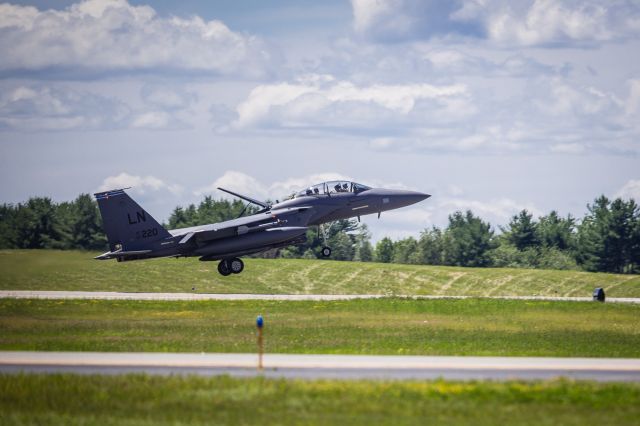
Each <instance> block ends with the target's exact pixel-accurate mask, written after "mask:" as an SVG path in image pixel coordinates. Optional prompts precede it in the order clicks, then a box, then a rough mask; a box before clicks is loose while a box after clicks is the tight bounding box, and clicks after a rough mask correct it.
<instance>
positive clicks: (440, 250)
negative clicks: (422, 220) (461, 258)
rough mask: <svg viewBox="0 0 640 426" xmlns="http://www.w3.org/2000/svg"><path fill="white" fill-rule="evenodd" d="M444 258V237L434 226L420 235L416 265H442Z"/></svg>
mask: <svg viewBox="0 0 640 426" xmlns="http://www.w3.org/2000/svg"><path fill="white" fill-rule="evenodd" d="M443 258H444V236H443V234H442V231H441V230H440V229H438V228H436V227H435V226H434V227H433V228H431V229H430V230H428V229H425V230H424V231H422V232H421V233H420V240H418V263H421V264H423V265H442V262H443Z"/></svg>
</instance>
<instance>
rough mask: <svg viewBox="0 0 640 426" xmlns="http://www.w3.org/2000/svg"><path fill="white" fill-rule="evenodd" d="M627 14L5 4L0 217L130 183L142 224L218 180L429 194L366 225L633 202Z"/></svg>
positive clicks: (632, 87) (525, 8) (585, 7)
mask: <svg viewBox="0 0 640 426" xmlns="http://www.w3.org/2000/svg"><path fill="white" fill-rule="evenodd" d="M637 52H640V4H639V3H638V2H637V1H632V0H628V1H625V0H615V1H608V2H599V1H590V0H589V1H557V0H556V1H552V0H536V1H519V0H518V1H506V0H460V1H452V2H440V1H427V0H353V1H351V2H349V1H326V2H317V1H279V2H264V1H257V0H255V1H230V0H229V1H196V0H187V1H182V2H171V1H157V2H145V1H131V2H127V1H124V0H113V1H107V0H90V1H84V2H73V1H34V2H29V1H25V2H18V3H12V4H10V3H4V4H1V5H0V57H1V58H2V61H0V178H1V182H2V184H1V186H0V202H8V203H16V202H21V201H25V200H26V199H27V198H28V197H30V196H34V195H41V196H50V197H52V198H53V199H55V200H57V201H62V200H69V199H73V198H75V196H76V195H77V194H79V193H81V192H93V191H96V190H100V189H110V188H113V187H121V186H133V189H132V195H133V196H134V197H136V198H137V199H138V200H139V201H140V202H141V204H143V205H144V206H145V207H146V208H147V209H148V210H149V211H150V212H151V213H152V214H153V215H154V216H157V217H158V218H159V219H161V220H163V219H166V218H167V217H168V215H169V213H170V211H171V209H172V208H173V207H175V206H176V205H177V204H182V205H184V204H186V203H189V202H197V201H199V200H200V199H201V198H202V196H203V195H205V194H212V195H214V196H215V197H221V196H223V194H222V193H219V192H218V191H216V190H215V187H216V186H226V187H228V188H230V189H234V190H236V191H240V192H245V193H247V194H248V195H250V196H254V197H258V198H271V199H277V198H281V197H283V196H285V195H286V194H288V193H290V192H292V191H293V190H296V189H298V188H300V187H303V186H306V185H308V184H310V183H314V182H315V181H322V180H326V179H333V178H350V179H353V180H356V181H359V182H362V183H365V184H368V185H381V186H391V187H397V188H408V189H415V190H421V191H425V192H429V193H431V194H433V197H432V198H430V199H429V200H427V201H425V202H423V203H421V204H419V205H417V206H413V207H411V208H406V209H403V210H400V211H396V212H390V213H388V214H386V215H383V218H382V219H381V220H377V219H376V218H375V217H371V218H366V219H365V223H367V224H368V225H369V226H370V228H371V230H372V231H373V233H374V239H379V238H381V237H382V236H384V235H390V236H392V237H395V238H399V237H404V236H408V235H414V236H417V235H418V233H419V231H420V230H422V229H424V228H425V227H430V226H432V225H436V226H444V225H446V222H447V215H448V214H450V213H452V212H453V211H455V210H458V209H460V210H464V209H467V208H470V209H472V210H473V211H474V212H475V213H476V214H479V215H480V216H482V217H483V218H485V219H487V220H490V221H491V222H492V223H493V224H494V225H500V224H506V223H507V222H508V220H509V217H510V216H511V215H513V214H515V213H516V212H517V211H519V210H520V209H523V208H526V209H529V210H530V211H532V212H534V213H535V214H536V215H540V214H545V213H548V212H549V211H550V210H551V209H556V210H558V211H559V212H560V213H561V214H567V213H572V214H574V215H576V216H581V215H582V214H583V213H584V211H585V205H586V203H587V202H591V201H592V200H593V199H594V198H595V197H596V196H597V195H599V194H605V195H607V196H610V197H615V196H622V197H624V198H635V199H636V200H640V156H639V155H640V139H639V137H640V56H639V55H638V54H637Z"/></svg>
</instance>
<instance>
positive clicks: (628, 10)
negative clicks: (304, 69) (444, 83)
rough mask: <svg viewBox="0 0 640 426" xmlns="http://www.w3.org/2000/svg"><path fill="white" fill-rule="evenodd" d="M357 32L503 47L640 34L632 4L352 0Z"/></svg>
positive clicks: (638, 10) (639, 13)
mask: <svg viewBox="0 0 640 426" xmlns="http://www.w3.org/2000/svg"><path fill="white" fill-rule="evenodd" d="M351 5H352V9H353V15H354V20H353V26H354V30H355V31H356V33H357V34H359V35H361V36H364V37H366V38H369V39H372V40H374V41H382V42H385V41H392V42H394V41H406V40H420V39H429V38H433V37H440V38H448V39H451V38H456V37H457V38H460V37H474V38H475V37H480V38H487V39H489V40H491V41H493V42H496V43H499V44H504V45H520V46H534V45H543V46H544V45H549V44H563V43H574V44H575V43H578V44H580V43H584V42H606V41H611V40H615V39H621V38H627V37H637V36H638V35H640V25H638V22H639V20H640V6H639V5H638V3H637V2H634V1H632V0H620V1H616V2H600V1H597V0H587V1H572V0H564V1H560V0H533V1H532V0H516V1H514V0H458V1H451V2H439V1H436V0H352V2H351Z"/></svg>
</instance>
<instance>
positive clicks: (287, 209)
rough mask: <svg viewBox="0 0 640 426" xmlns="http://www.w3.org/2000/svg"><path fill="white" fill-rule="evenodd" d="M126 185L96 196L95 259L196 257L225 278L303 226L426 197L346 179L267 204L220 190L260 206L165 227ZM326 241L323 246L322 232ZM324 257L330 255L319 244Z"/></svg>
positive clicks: (301, 236)
mask: <svg viewBox="0 0 640 426" xmlns="http://www.w3.org/2000/svg"><path fill="white" fill-rule="evenodd" d="M125 189H128V188H124V189H115V190H112V191H106V192H98V193H96V194H94V195H95V197H96V199H97V201H98V207H99V208H100V214H101V215H102V221H103V224H104V231H105V233H106V234H107V240H108V242H109V248H110V251H108V252H106V253H104V254H101V255H100V256H97V257H96V259H99V260H106V259H116V260H117V261H118V262H124V261H130V260H139V259H150V258H155V257H191V256H198V257H200V260H202V261H220V262H219V263H218V272H219V273H220V274H222V275H224V276H227V275H230V274H239V273H240V272H242V271H243V269H244V263H243V262H242V260H241V259H240V256H245V255H248V254H254V253H259V252H263V251H266V250H270V249H273V248H279V247H285V246H288V245H293V244H301V243H303V242H305V240H306V233H307V230H308V229H310V228H312V227H315V226H317V227H318V229H319V231H320V230H325V231H326V228H325V226H324V225H325V224H330V223H332V222H335V221H337V220H340V219H348V218H353V217H357V218H358V220H360V216H364V215H368V214H376V213H377V214H378V218H380V214H381V213H382V212H383V211H387V210H393V209H398V208H400V207H405V206H408V205H411V204H415V203H417V202H420V201H422V200H424V199H426V198H428V197H430V195H428V194H423V193H421V192H414V191H405V190H398V189H384V188H370V187H368V186H365V185H362V184H359V183H355V182H348V181H331V182H323V183H320V184H317V185H313V186H311V187H309V188H305V189H304V190H302V191H299V192H296V193H294V194H292V195H291V196H289V197H288V198H287V199H286V200H283V201H282V202H276V203H274V204H268V203H266V202H262V201H259V200H256V199H253V198H251V197H248V196H246V195H242V194H238V193H235V192H233V191H230V190H228V189H224V188H218V189H220V190H221V191H224V192H227V193H229V194H231V195H233V196H236V197H238V198H241V199H243V200H245V201H247V202H248V204H247V206H248V205H250V204H255V205H256V206H259V207H260V210H258V211H257V212H255V213H254V214H251V215H249V216H244V217H239V218H237V219H232V220H227V221H224V222H219V223H212V224H209V225H201V226H193V227H189V228H180V229H172V230H167V229H165V228H164V227H163V226H162V225H160V223H158V221H157V220H155V219H154V218H153V217H152V216H151V215H150V214H149V213H147V212H146V211H145V210H144V209H143V208H142V207H140V205H138V203H136V202H135V201H134V200H133V199H132V198H131V197H129V195H128V194H127V193H126V192H125ZM323 233H324V235H325V245H326V232H323ZM322 255H323V256H325V257H329V256H331V248H330V247H326V246H325V247H323V249H322Z"/></svg>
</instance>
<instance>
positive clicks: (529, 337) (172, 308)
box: [0, 298, 640, 358]
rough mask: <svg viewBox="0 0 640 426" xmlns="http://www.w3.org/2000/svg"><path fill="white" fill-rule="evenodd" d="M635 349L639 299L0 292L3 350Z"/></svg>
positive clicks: (632, 354)
mask: <svg viewBox="0 0 640 426" xmlns="http://www.w3.org/2000/svg"><path fill="white" fill-rule="evenodd" d="M258 313H261V314H263V315H264V316H265V323H266V338H265V342H266V351H267V352H271V353H275V352H278V353H337V354H396V355H397V354H412V355H494V356H561V357H565V356H575V357H629V358H637V357H640V305H627V304H601V303H595V302H589V303H587V302H583V303H580V302H546V301H532V302H523V301H510V300H495V299H466V300H409V299H396V298H392V299H380V300H354V301H340V302H309V301H305V302H276V301H235V302H228V301H224V302H223V301H191V302H149V301H146V302H139V301H97V300H11V299H4V300H0V350H39V351H47V350H50V351H53V350H57V351H158V352H253V351H255V326H254V321H255V317H256V315H257V314H258Z"/></svg>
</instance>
